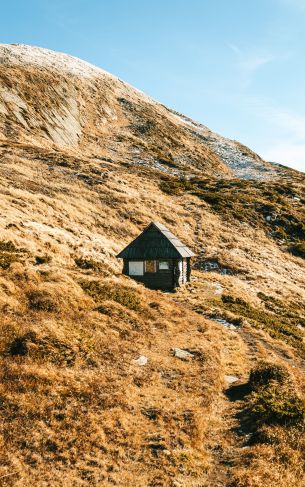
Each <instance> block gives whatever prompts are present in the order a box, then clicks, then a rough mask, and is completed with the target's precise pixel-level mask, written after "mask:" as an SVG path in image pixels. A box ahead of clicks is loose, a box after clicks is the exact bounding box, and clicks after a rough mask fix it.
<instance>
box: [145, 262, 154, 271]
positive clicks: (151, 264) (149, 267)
mask: <svg viewBox="0 0 305 487" xmlns="http://www.w3.org/2000/svg"><path fill="white" fill-rule="evenodd" d="M145 272H156V261H155V260H146V261H145Z"/></svg>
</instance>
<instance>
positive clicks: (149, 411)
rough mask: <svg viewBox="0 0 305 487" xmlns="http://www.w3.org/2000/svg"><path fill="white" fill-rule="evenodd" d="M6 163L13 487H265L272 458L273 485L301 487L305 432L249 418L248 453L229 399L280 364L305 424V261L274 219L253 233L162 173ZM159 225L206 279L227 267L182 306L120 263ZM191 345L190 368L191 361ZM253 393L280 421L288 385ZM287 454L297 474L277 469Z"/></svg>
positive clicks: (4, 409) (5, 399)
mask: <svg viewBox="0 0 305 487" xmlns="http://www.w3.org/2000/svg"><path fill="white" fill-rule="evenodd" d="M1 161H2V164H1V184H2V190H1V193H2V194H1V206H2V219H1V224H2V234H1V235H2V240H1V243H0V254H1V255H0V267H1V270H0V273H1V295H0V303H1V321H2V334H1V348H0V353H1V365H2V367H1V378H2V381H1V393H0V396H1V410H0V411H1V417H2V424H3V430H2V443H1V445H2V446H1V475H0V477H1V479H0V480H1V482H3V485H28V484H30V483H33V482H34V483H35V485H45V484H51V485H101V483H102V484H103V485H130V484H131V483H132V484H133V485H139V486H140V485H141V486H142V485H162V486H163V485H164V486H167V485H189V486H193V485H198V486H199V485H202V483H203V482H206V483H207V485H218V484H217V483H216V482H219V485H225V484H224V483H222V484H221V482H225V481H226V480H225V479H226V477H227V476H229V477H230V478H231V479H235V480H234V482H235V484H234V485H239V486H240V485H244V486H246V485H247V486H249V485H251V486H253V485H255V486H260V485H262V482H263V478H264V475H266V470H267V463H268V460H267V458H269V461H270V459H272V462H273V467H272V469H270V468H269V467H268V471H269V475H270V485H283V486H284V485H287V483H286V484H285V482H287V479H288V478H289V479H293V482H295V485H298V484H297V482H298V481H297V480H296V479H298V478H299V477H298V476H299V473H300V468H301V465H302V461H303V460H302V458H301V456H302V451H303V450H302V448H303V447H302V441H303V440H302V439H301V437H300V429H299V423H298V422H297V423H293V424H291V425H290V423H289V424H287V425H286V422H285V419H284V420H283V421H282V420H281V421H279V423H278V422H276V424H269V420H268V417H269V416H268V412H266V418H267V419H266V421H264V420H263V421H262V422H261V421H260V422H258V423H256V419H253V420H251V424H252V426H251V427H252V428H254V430H253V431H251V434H252V436H251V437H253V441H252V443H251V444H250V445H249V447H247V448H248V449H247V450H245V451H243V450H242V448H243V447H242V448H241V445H239V444H238V441H240V439H239V440H238V441H237V439H236V437H235V436H234V433H232V428H231V426H230V422H232V421H233V419H232V418H233V417H234V418H235V414H237V413H236V411H235V410H232V409H231V406H230V404H231V403H230V402H229V403H228V400H227V398H226V396H225V395H223V392H222V391H223V390H226V388H227V385H226V384H227V383H226V380H225V375H226V374H229V375H232V374H233V375H236V376H237V377H238V379H239V380H240V381H241V383H247V381H248V377H249V372H250V370H251V368H255V367H256V366H257V365H256V364H257V363H259V362H260V360H270V358H271V361H272V362H276V363H279V364H281V366H285V367H288V368H289V373H290V374H291V377H292V379H291V381H292V382H291V384H290V386H289V388H288V389H289V391H288V392H287V394H288V397H287V398H286V397H284V398H283V399H282V401H284V406H283V407H284V408H285V409H286V404H287V401H288V402H289V401H292V406H291V408H292V410H293V411H294V410H295V409H296V408H297V410H298V411H299V409H300V411H299V412H298V413H294V412H292V415H294V414H299V415H300V416H299V417H300V418H302V417H303V416H302V414H303V413H302V407H303V406H302V404H303V403H302V400H303V399H302V397H304V396H303V394H304V391H303V385H302V384H304V382H302V381H303V371H304V369H303V362H302V358H301V357H302V356H303V342H304V332H303V328H302V326H304V308H303V307H302V305H301V304H302V303H304V279H305V277H304V276H305V273H304V261H303V260H302V259H301V258H299V257H295V256H293V255H292V254H291V253H289V252H287V249H286V247H285V246H283V247H282V246H281V245H279V242H278V240H277V239H276V238H274V237H273V236H272V235H269V234H268V232H266V228H265V227H264V224H263V219H261V220H259V218H260V208H258V210H257V212H258V213H257V215H258V217H257V218H258V223H257V225H256V224H255V225H254V224H253V223H252V220H251V219H249V220H248V221H247V219H246V217H245V221H243V222H242V223H243V224H242V226H241V223H240V222H238V219H236V217H235V215H234V214H233V212H231V213H230V210H229V204H228V207H227V209H226V211H225V210H223V211H218V209H217V208H215V207H214V206H213V204H211V203H210V202H207V201H206V200H205V198H204V197H203V195H202V193H201V191H203V190H202V188H201V189H200V191H199V190H198V189H197V183H195V186H194V187H193V186H192V187H189V188H186V189H185V188H184V189H183V191H182V192H181V193H180V192H179V194H174V195H173V194H168V193H169V192H168V191H166V192H164V187H163V186H162V184H163V183H161V188H160V175H159V173H158V172H153V171H151V170H149V169H145V168H143V169H139V168H133V167H124V166H121V165H114V164H113V163H107V162H105V161H104V162H103V163H102V165H101V166H99V171H100V173H99V174H97V163H96V162H94V163H92V162H91V160H90V159H84V160H82V161H80V160H79V159H77V158H74V157H73V156H71V155H68V154H65V153H62V154H58V153H47V154H46V153H45V152H44V151H41V150H37V149H35V148H33V147H28V146H27V147H20V146H16V145H7V144H6V145H5V146H2V155H1ZM81 164H82V166H81ZM80 167H82V169H83V170H82V172H80ZM189 184H190V183H189ZM192 184H193V183H192ZM198 184H199V183H198ZM205 184H207V183H205ZM209 184H210V185H211V186H212V187H214V188H216V186H215V181H213V180H211V181H210V183H209ZM226 184H228V183H226ZM234 184H235V183H234V182H232V187H234ZM245 184H247V187H248V191H247V194H248V198H249V202H250V203H251V204H252V205H253V208H256V206H255V202H254V201H253V202H252V200H251V193H250V191H249V188H251V187H252V186H251V183H245ZM296 184H297V183H296ZM194 188H195V189H194ZM220 188H222V186H220ZM253 192H255V185H254V186H253ZM214 193H215V194H216V195H217V194H219V195H221V194H222V190H219V192H218V193H217V192H216V189H214ZM139 201H141V206H139ZM240 207H241V208H242V205H241V206H240ZM293 208H294V207H293ZM250 210H251V208H250ZM250 210H249V211H250ZM251 211H254V210H253V209H252V210H251ZM152 219H156V220H160V221H163V222H164V223H165V224H166V225H167V226H169V228H170V229H171V230H172V231H174V232H175V233H176V234H177V235H179V237H180V238H181V239H182V240H184V241H185V242H186V243H187V244H188V245H190V246H191V247H192V248H194V249H195V250H197V251H200V249H201V251H202V249H203V250H204V253H203V254H201V255H199V258H198V262H197V267H199V269H200V265H199V264H200V263H202V262H205V261H206V260H209V259H214V258H217V259H218V262H219V264H220V267H219V269H218V271H217V272H203V271H202V270H197V271H194V280H193V282H192V284H191V286H189V287H188V288H185V289H182V290H181V291H179V292H178V293H176V294H172V295H171V294H169V295H168V294H162V293H160V292H153V291H149V290H147V289H145V288H143V287H142V286H140V285H137V284H135V283H134V282H132V281H130V280H129V279H128V278H124V277H123V276H121V274H120V269H121V264H120V263H119V262H117V260H116V259H115V254H116V252H117V251H118V250H119V249H120V248H121V247H122V246H123V245H125V244H126V243H127V242H128V241H130V239H131V238H133V237H134V236H135V235H136V234H137V233H138V231H139V230H140V229H141V228H143V226H144V225H146V224H147V223H148V222H149V221H151V220H152ZM239 228H242V229H243V230H242V232H240V231H239ZM225 266H229V267H230V268H231V269H232V272H231V273H228V274H225V275H224V274H223V273H222V267H225ZM179 303H181V304H179ZM215 318H223V319H227V320H228V321H229V322H230V323H235V325H236V326H238V327H239V328H238V329H237V331H236V330H229V329H226V328H224V327H223V326H222V325H221V324H218V323H217V322H215V321H213V320H214V319H215ZM211 319H212V320H211ZM256 330H257V331H256ZM243 333H244V334H245V336H244V335H243ZM253 344H254V345H253ZM255 344H256V345H255ZM177 347H178V348H182V349H186V350H188V351H189V352H191V353H192V354H193V356H192V358H191V359H190V360H188V361H183V360H181V359H179V358H177V357H175V356H174V352H173V349H174V348H177ZM251 347H252V348H251ZM253 347H254V350H253ZM255 347H256V348H255ZM251 350H252V351H251ZM251 354H252V355H251ZM141 355H144V356H146V357H147V358H148V362H147V364H146V365H144V366H140V365H138V364H137V363H136V361H135V360H137V359H138V358H139V357H140V356H141ZM233 386H234V384H233ZM274 391H275V392H274ZM255 394H256V395H255ZM255 394H254V393H251V395H250V396H249V395H248V396H245V398H239V399H238V401H237V402H236V403H235V402H234V403H232V404H233V406H234V407H236V404H240V407H241V410H242V414H246V411H247V410H248V409H249V408H252V409H251V410H253V411H254V412H253V415H254V416H253V418H255V415H256V414H258V413H257V412H256V411H257V410H258V411H260V410H261V409H257V408H265V409H266V408H267V411H268V408H271V411H272V408H277V406H276V404H275V405H273V404H272V401H273V399H272V398H274V397H275V396H274V394H276V384H275V385H274V386H273V385H272V389H271V392H269V390H266V392H265V390H264V391H262V393H261V398H260V396H258V392H255ZM270 394H271V397H270ZM274 400H275V399H274ZM270 401H271V402H270ZM285 401H286V402H285ZM298 401H301V402H300V403H299V402H298ZM228 404H229V405H228ZM261 404H262V405H261ZM281 407H282V406H281ZM289 407H290V406H289ZM227 408H229V409H227ZM293 408H294V409H293ZM227 410H228V411H229V413H226V411H227ZM227 414H228V415H229V416H227ZM238 414H239V413H238ZM251 414H252V413H251ZM259 414H260V413H259ZM264 414H265V413H264ZM236 417H237V416H236ZM234 421H235V420H234ZM266 428H267V429H266ZM295 428H297V429H296V430H295ZM265 431H267V432H266V433H264V434H263V432H265ZM294 431H298V433H294ZM295 434H297V435H299V436H298V438H299V439H298V440H297V442H296V443H293V438H295V436H293V435H295ZM232 435H233V436H232ZM264 435H265V436H264ZM270 438H272V440H271V439H270ZM289 438H291V442H292V443H289V442H290V440H289ZM285 442H288V444H287V446H285V448H286V449H287V448H288V450H287V455H288V454H289V460H288V456H286V457H285V458H283V456H279V455H278V447H277V445H278V444H279V443H280V444H281V445H282V444H283V445H284V443H285ZM285 444H286V443H285ZM288 445H290V446H288ZM226 449H229V451H232V452H235V453H234V454H236V458H235V459H234V461H233V460H232V459H230V458H227V457H228V453H227V451H226ZM266 449H267V450H266ZM265 451H268V456H267V457H266V459H265V457H264V460H262V455H265V453H264V452H265ZM246 465H247V472H250V473H251V472H252V473H251V475H250V473H248V474H247V475H245V473H244V468H245V466H246ZM283 471H285V475H284V474H283ZM215 472H217V475H216V473H215ZM253 478H255V479H256V480H253ZM280 478H281V479H282V480H281V481H280V480H279V479H280ZM217 479H218V480H217ZM275 479H276V480H275ZM232 482H233V480H232ZM272 482H273V483H272ZM280 482H282V483H280ZM232 485H233V484H232ZM299 485H302V483H301V481H300V482H299Z"/></svg>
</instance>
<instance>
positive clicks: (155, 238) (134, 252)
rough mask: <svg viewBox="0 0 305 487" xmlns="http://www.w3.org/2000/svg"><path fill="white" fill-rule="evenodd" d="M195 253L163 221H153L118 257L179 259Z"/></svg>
mask: <svg viewBox="0 0 305 487" xmlns="http://www.w3.org/2000/svg"><path fill="white" fill-rule="evenodd" d="M194 255H195V254H194V253H193V252H192V251H191V250H190V249H189V248H188V247H186V245H184V244H183V243H182V242H180V240H179V239H178V238H177V237H175V235H173V234H172V233H171V232H170V231H169V230H168V229H167V228H166V227H165V226H164V225H162V223H159V222H152V223H150V224H149V225H148V227H146V228H145V230H144V231H143V232H142V233H141V234H140V235H139V236H138V237H137V238H136V239H135V240H133V241H132V242H131V243H130V244H129V245H127V247H125V249H124V250H122V252H120V253H119V254H118V255H117V257H118V258H122V259H141V260H150V259H177V258H178V259H179V258H181V257H193V256H194Z"/></svg>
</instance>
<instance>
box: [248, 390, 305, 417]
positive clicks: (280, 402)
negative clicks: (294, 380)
mask: <svg viewBox="0 0 305 487" xmlns="http://www.w3.org/2000/svg"><path fill="white" fill-rule="evenodd" d="M249 414H250V416H251V417H252V419H253V420H254V421H255V422H256V423H258V424H273V425H276V424H280V425H286V426H287V425H298V424H301V423H303V422H304V421H305V401H304V400H303V399H301V398H299V397H298V396H297V395H296V394H294V393H292V392H289V391H287V390H285V389H283V388H281V387H280V386H273V387H265V388H261V389H260V390H259V391H257V392H254V393H253V397H252V404H251V406H250V408H249Z"/></svg>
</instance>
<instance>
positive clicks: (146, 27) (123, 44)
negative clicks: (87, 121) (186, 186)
mask: <svg viewBox="0 0 305 487" xmlns="http://www.w3.org/2000/svg"><path fill="white" fill-rule="evenodd" d="M0 7H1V9H0V36H1V37H0V42H1V43H23V44H32V45H37V46H41V47H47V48H49V49H54V50H58V51H63V52H67V53H69V54H73V55H74V56H78V57H80V58H82V59H85V60H87V61H89V62H92V63H94V64H96V65H98V66H100V67H102V68H103V69H106V70H107V71H109V72H111V73H113V74H116V75H117V76H119V77H120V78H122V79H124V80H126V81H128V82H129V83H131V84H132V85H134V86H136V87H137V88H139V89H141V90H142V91H144V92H146V93H147V94H149V95H150V96H152V97H153V98H155V99H157V100H159V101H161V102H162V103H164V104H166V105H168V106H170V107H172V108H175V109H176V110H178V111H180V112H182V113H184V114H186V115H188V116H190V117H192V118H194V119H196V120H198V121H200V122H202V123H204V124H206V125H207V126H208V127H209V128H211V129H212V130H214V131H216V132H219V133H221V134H222V135H225V136H228V137H230V138H234V139H237V140H239V141H241V142H243V143H244V144H246V145H248V146H249V147H250V148H252V149H253V150H255V151H256V152H258V153H259V154H260V155H261V156H263V157H264V158H266V159H268V160H271V161H276V162H280V163H283V164H286V165H290V166H292V167H295V168H297V169H300V170H303V171H305V96H304V95H305V0H0Z"/></svg>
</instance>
